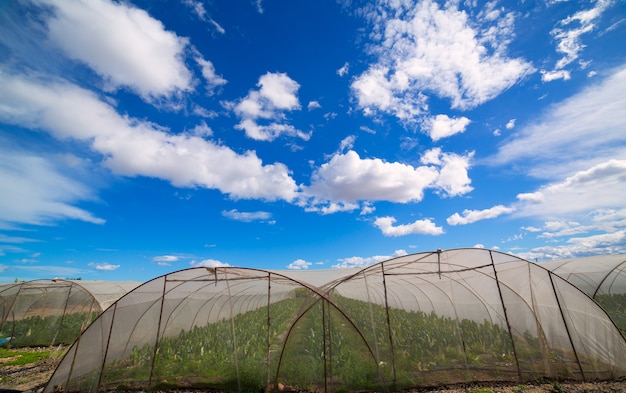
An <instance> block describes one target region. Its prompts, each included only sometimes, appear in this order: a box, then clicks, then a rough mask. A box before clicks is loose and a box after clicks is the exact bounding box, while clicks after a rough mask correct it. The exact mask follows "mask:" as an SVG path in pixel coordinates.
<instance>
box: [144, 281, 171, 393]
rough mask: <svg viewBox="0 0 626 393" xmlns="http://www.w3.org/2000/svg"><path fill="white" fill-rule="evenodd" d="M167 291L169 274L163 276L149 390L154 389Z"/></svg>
mask: <svg viewBox="0 0 626 393" xmlns="http://www.w3.org/2000/svg"><path fill="white" fill-rule="evenodd" d="M166 291H167V276H166V277H163V292H162V293H161V306H160V308H159V324H158V325H157V334H156V340H155V341H154V354H153V355H152V364H151V365H150V377H149V378H148V391H151V390H152V389H151V388H152V375H153V374H154V366H155V365H156V357H157V352H158V351H159V335H160V334H161V322H162V320H163V304H164V303H165V293H166Z"/></svg>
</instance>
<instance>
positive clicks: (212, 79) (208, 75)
mask: <svg viewBox="0 0 626 393" xmlns="http://www.w3.org/2000/svg"><path fill="white" fill-rule="evenodd" d="M195 59H196V62H197V63H198V65H200V67H202V76H203V77H204V80H205V81H206V88H207V91H208V92H209V94H213V92H214V90H215V89H216V88H218V87H219V86H223V85H225V84H226V83H228V81H227V80H226V79H224V78H223V77H221V76H220V75H217V74H216V73H215V67H214V66H213V63H211V62H210V61H208V60H205V59H204V58H203V57H202V56H200V54H199V53H197V54H196V56H195Z"/></svg>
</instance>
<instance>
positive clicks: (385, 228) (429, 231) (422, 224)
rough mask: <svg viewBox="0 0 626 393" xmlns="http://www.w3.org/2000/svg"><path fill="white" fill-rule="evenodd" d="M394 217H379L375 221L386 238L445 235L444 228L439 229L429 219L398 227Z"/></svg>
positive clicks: (375, 224)
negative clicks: (413, 235)
mask: <svg viewBox="0 0 626 393" xmlns="http://www.w3.org/2000/svg"><path fill="white" fill-rule="evenodd" d="M395 222H396V219H395V218H394V217H389V216H387V217H377V218H376V220H375V221H374V226H376V227H377V228H378V229H380V231H381V232H382V233H383V235H385V236H405V235H412V234H419V235H441V234H443V228H441V227H438V226H437V225H436V224H435V223H434V222H432V221H431V220H429V219H425V220H416V221H414V222H412V223H410V224H402V225H396V226H394V225H393V224H394V223H395Z"/></svg>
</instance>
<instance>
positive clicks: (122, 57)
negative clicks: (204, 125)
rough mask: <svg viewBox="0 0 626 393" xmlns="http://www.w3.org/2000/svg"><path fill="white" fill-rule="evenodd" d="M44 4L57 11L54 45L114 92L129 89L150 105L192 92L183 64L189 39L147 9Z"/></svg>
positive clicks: (99, 2)
mask: <svg viewBox="0 0 626 393" xmlns="http://www.w3.org/2000/svg"><path fill="white" fill-rule="evenodd" d="M39 2H40V3H42V4H46V5H51V6H53V10H54V12H53V13H52V14H50V18H49V19H48V20H47V27H48V36H49V38H50V40H51V41H52V42H54V43H55V44H56V45H58V46H59V47H60V48H61V49H62V50H63V51H64V52H65V53H66V54H67V55H68V56H69V57H71V58H73V59H76V60H78V61H81V62H83V63H85V64H87V65H88V66H89V67H91V68H92V69H93V70H94V71H96V72H97V73H98V74H99V75H101V76H102V77H103V78H104V79H105V80H106V81H107V82H108V83H110V84H111V85H112V86H113V87H119V86H127V87H130V88H131V89H133V90H134V91H136V92H137V93H138V94H140V95H141V96H142V97H144V98H145V99H148V100H151V99H153V98H158V97H159V96H172V95H174V94H176V93H178V92H180V91H190V90H191V89H192V85H191V82H192V74H191V72H190V71H189V70H188V69H187V67H186V66H185V63H184V61H183V52H184V50H185V47H186V46H187V39H186V38H181V37H178V36H177V35H176V34H175V33H172V32H169V31H166V30H165V27H164V26H163V24H162V23H161V22H160V21H158V20H156V19H154V18H152V17H151V16H150V15H148V13H147V12H145V11H144V10H141V9H138V8H135V7H133V6H130V5H128V4H127V3H124V2H123V3H117V2H115V3H114V2H111V1H108V0H93V1H64V0H39Z"/></svg>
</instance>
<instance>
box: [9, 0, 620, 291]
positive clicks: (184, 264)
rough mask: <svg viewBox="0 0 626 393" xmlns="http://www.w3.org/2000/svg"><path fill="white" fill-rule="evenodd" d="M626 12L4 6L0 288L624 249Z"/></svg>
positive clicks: (558, 5)
mask: <svg viewBox="0 0 626 393" xmlns="http://www.w3.org/2000/svg"><path fill="white" fill-rule="evenodd" d="M624 42H626V3H624V1H605V0H599V1H569V2H568V1H530V2H526V1H522V2H500V1H493V2H478V1H466V2H459V1H448V2H437V1H434V0H420V1H410V0H405V1H391V0H386V1H385V0H371V1H357V0H353V1H350V0H345V1H344V0H340V1H330V0H329V1H320V0H298V1H293V0H229V1H217V0H213V1H208V0H206V1H201V0H157V1H154V0H137V1H119V2H118V1H110V0H91V1H65V0H23V1H17V0H15V1H8V2H2V4H1V5H0V281H3V282H5V281H13V280H15V279H16V278H17V279H19V280H31V279H36V278H54V277H64V278H77V277H81V278H82V279H102V280H137V281H145V280H149V279H151V278H154V277H157V276H159V275H162V274H166V273H169V272H171V271H174V270H179V269H184V268H188V267H192V266H219V265H230V266H244V267H254V268H264V269H322V268H337V267H348V266H363V265H367V264H370V263H373V262H377V261H380V260H384V259H388V258H391V257H393V256H397V255H403V254H406V253H414V252H422V251H431V250H435V249H438V248H441V249H449V248H458V247H487V248H492V249H497V250H500V251H503V252H509V253H513V254H515V255H518V256H521V257H524V258H527V259H529V260H539V261H541V260H547V259H555V258H571V257H578V256H586V255H592V254H608V253H626V196H625V195H626V45H624Z"/></svg>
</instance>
